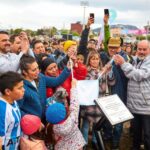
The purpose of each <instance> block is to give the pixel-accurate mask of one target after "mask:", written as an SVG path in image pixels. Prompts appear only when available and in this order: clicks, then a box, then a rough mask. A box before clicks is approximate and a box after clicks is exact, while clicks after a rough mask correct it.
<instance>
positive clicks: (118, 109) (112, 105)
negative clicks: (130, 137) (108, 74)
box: [95, 94, 134, 125]
mask: <svg viewBox="0 0 150 150" xmlns="http://www.w3.org/2000/svg"><path fill="white" fill-rule="evenodd" d="M95 101H96V103H97V104H98V106H99V107H100V108H101V110H102V112H103V113H104V114H105V116H106V117H107V118H108V120H109V121H110V123H111V124H112V125H115V124H118V123H121V122H125V121H127V120H130V119H133V118H134V117H133V115H132V114H131V112H130V111H129V110H128V108H127V107H126V106H125V105H124V103H123V102H122V101H121V99H120V98H119V97H118V95H116V94H115V95H111V96H106V97H102V98H99V99H97V100H95Z"/></svg>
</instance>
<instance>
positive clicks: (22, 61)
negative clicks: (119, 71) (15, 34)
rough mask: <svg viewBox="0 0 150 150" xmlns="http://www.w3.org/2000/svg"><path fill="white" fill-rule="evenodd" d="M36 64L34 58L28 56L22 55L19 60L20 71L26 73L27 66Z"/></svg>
mask: <svg viewBox="0 0 150 150" xmlns="http://www.w3.org/2000/svg"><path fill="white" fill-rule="evenodd" d="M34 62H36V60H35V58H34V57H32V56H29V55H23V56H22V57H21V59H20V69H21V71H23V70H24V71H28V68H29V66H28V65H29V64H32V63H34Z"/></svg>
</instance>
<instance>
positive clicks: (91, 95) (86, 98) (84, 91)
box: [77, 80, 99, 105]
mask: <svg viewBox="0 0 150 150" xmlns="http://www.w3.org/2000/svg"><path fill="white" fill-rule="evenodd" d="M77 91H78V99H79V104H80V105H95V103H94V100H96V99H97V98H98V95H99V80H79V81H78V82H77Z"/></svg>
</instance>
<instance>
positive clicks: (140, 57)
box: [137, 55, 146, 60]
mask: <svg viewBox="0 0 150 150" xmlns="http://www.w3.org/2000/svg"><path fill="white" fill-rule="evenodd" d="M137 57H138V59H139V60H144V59H145V57H146V56H145V55H141V56H137Z"/></svg>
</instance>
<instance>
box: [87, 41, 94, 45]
mask: <svg viewBox="0 0 150 150" xmlns="http://www.w3.org/2000/svg"><path fill="white" fill-rule="evenodd" d="M88 43H89V44H94V45H95V44H96V43H95V42H94V41H89V42H88Z"/></svg>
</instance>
